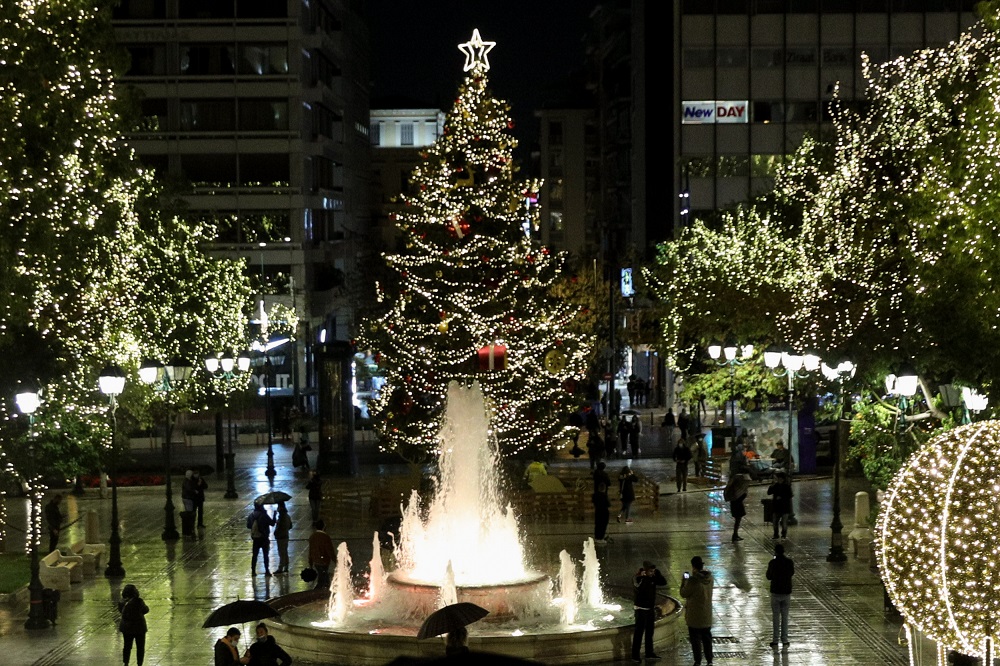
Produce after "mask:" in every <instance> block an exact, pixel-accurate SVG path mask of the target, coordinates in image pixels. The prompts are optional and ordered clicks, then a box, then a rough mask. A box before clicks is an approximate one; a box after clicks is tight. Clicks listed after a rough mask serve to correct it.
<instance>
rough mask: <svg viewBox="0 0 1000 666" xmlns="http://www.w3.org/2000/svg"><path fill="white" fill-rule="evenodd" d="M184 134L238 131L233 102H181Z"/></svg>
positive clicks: (210, 100) (200, 100) (201, 100)
mask: <svg viewBox="0 0 1000 666" xmlns="http://www.w3.org/2000/svg"><path fill="white" fill-rule="evenodd" d="M180 110H181V118H180V121H181V122H180V129H181V131H182V132H231V131H233V130H235V129H236V109H235V105H234V104H233V100H231V99H227V100H221V99H197V100H194V99H192V100H181V103H180Z"/></svg>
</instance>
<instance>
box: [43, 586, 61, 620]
mask: <svg viewBox="0 0 1000 666" xmlns="http://www.w3.org/2000/svg"><path fill="white" fill-rule="evenodd" d="M59 596H60V594H59V590H53V589H51V588H48V587H46V588H42V613H43V614H44V615H45V619H46V620H48V621H49V622H51V623H52V625H53V626H54V625H55V623H56V616H57V615H58V614H59Z"/></svg>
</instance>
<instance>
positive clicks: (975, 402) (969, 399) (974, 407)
mask: <svg viewBox="0 0 1000 666" xmlns="http://www.w3.org/2000/svg"><path fill="white" fill-rule="evenodd" d="M987 404H989V398H987V397H986V396H985V395H982V394H981V393H979V391H977V390H976V389H974V388H970V387H968V386H963V387H962V405H964V407H965V408H964V409H963V410H962V412H963V413H962V423H963V424H966V423H972V417H970V416H969V412H972V413H973V414H979V412H981V411H983V410H984V409H986V405H987Z"/></svg>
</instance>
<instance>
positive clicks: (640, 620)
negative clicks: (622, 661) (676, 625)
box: [632, 560, 667, 663]
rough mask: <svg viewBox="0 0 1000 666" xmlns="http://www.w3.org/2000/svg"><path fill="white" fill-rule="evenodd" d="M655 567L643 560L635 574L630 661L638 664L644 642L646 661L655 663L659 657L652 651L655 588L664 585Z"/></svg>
mask: <svg viewBox="0 0 1000 666" xmlns="http://www.w3.org/2000/svg"><path fill="white" fill-rule="evenodd" d="M666 584H667V579H666V578H664V577H663V574H661V573H660V570H659V569H657V568H656V565H655V564H653V563H652V562H650V561H649V560H644V561H643V563H642V568H641V569H639V571H638V572H636V574H635V579H634V580H633V585H634V586H635V597H634V599H635V629H633V631H632V661H634V662H635V663H639V662H640V661H642V659H640V658H639V647H640V646H641V645H642V643H643V637H645V639H646V641H645V643H646V661H655V660H657V659H659V658H660V655H658V654H656V652H654V651H653V623H654V622H655V620H656V587H657V586H658V585H666Z"/></svg>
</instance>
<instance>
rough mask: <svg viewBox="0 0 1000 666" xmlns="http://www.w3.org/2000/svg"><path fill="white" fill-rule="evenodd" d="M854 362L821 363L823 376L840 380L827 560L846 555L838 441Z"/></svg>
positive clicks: (843, 433) (839, 559)
mask: <svg viewBox="0 0 1000 666" xmlns="http://www.w3.org/2000/svg"><path fill="white" fill-rule="evenodd" d="M854 371H855V367H854V363H852V362H851V361H847V360H844V361H841V362H840V363H838V364H837V365H836V367H834V366H829V365H826V364H825V363H824V364H823V376H824V377H826V378H827V379H829V380H830V381H833V380H834V379H837V380H839V381H840V418H839V419H838V420H837V438H836V440H835V441H834V445H833V521H832V522H831V523H830V552H829V554H827V556H826V561H827V562H845V561H847V555H845V554H844V535H843V529H844V525H843V523H841V522H840V442H841V441H846V440H847V434H848V433H849V432H850V431H848V430H845V431H842V430H841V429H842V428H845V427H846V426H845V424H844V405H845V401H846V397H847V394H846V393H845V391H844V382H846V381H847V380H848V379H850V378H851V377H853V376H854Z"/></svg>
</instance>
